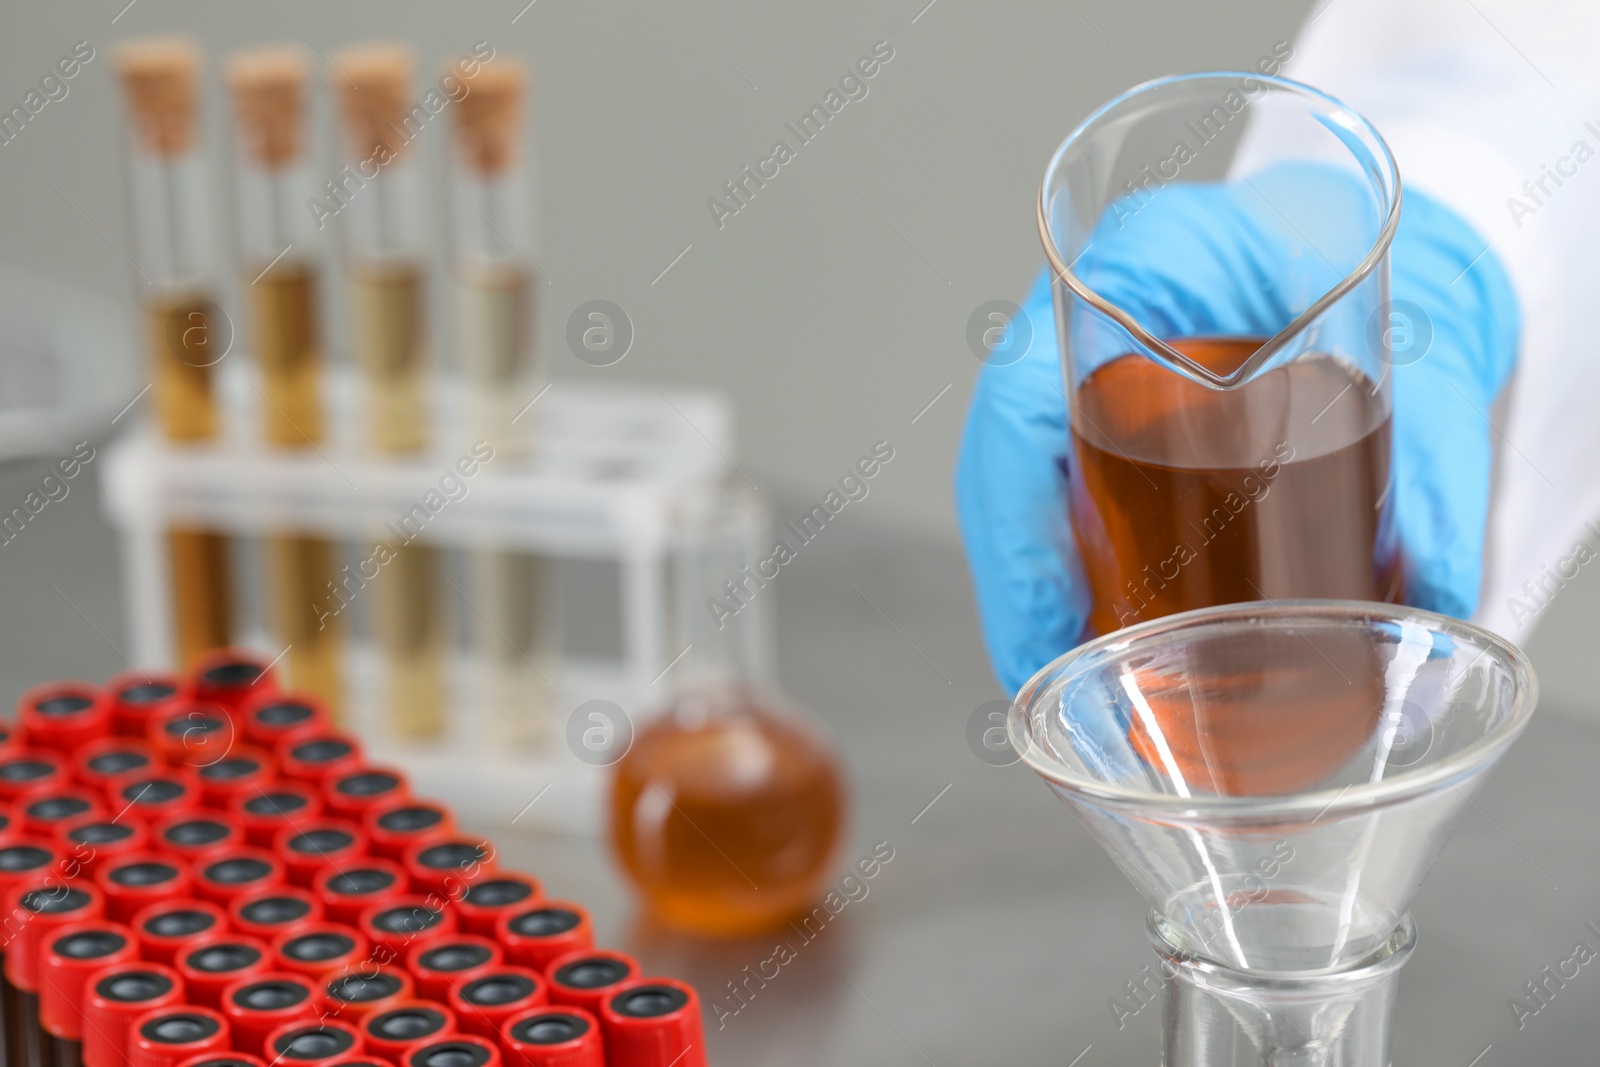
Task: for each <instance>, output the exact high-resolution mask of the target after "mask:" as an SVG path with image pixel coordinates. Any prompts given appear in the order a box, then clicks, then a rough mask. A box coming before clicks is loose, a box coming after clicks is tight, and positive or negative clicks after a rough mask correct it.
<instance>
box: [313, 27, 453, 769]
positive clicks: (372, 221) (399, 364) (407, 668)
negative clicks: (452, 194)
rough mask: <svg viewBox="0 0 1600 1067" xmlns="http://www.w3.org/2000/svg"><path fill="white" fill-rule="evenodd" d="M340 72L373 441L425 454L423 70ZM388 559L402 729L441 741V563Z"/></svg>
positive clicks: (360, 60) (376, 66)
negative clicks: (416, 87)
mask: <svg viewBox="0 0 1600 1067" xmlns="http://www.w3.org/2000/svg"><path fill="white" fill-rule="evenodd" d="M334 67H335V70H334V72H333V76H332V79H331V80H332V84H333V88H334V91H335V92H336V93H338V94H339V98H340V102H341V105H342V107H341V110H342V111H343V115H344V125H345V134H346V136H345V144H346V151H347V153H348V157H349V159H348V162H349V164H350V166H349V171H348V173H350V174H353V175H354V176H355V177H354V178H353V179H351V180H350V181H349V182H348V183H347V184H346V185H345V186H344V187H343V189H344V194H343V195H344V197H345V198H346V199H347V200H348V207H347V209H346V210H347V213H348V214H349V216H350V221H349V225H348V227H347V228H346V234H347V237H348V241H347V250H348V254H349V270H350V287H351V304H352V307H353V309H354V314H355V322H354V337H355V346H356V352H357V356H358V360H359V362H360V364H361V368H362V372H363V375H364V377H365V379H366V396H367V414H366V430H367V440H368V443H369V444H370V445H371V446H372V448H374V449H375V450H377V451H379V452H387V453H393V454H406V453H416V452H420V451H422V450H423V449H425V448H426V447H427V445H428V424H427V410H426V404H425V400H424V388H425V385H426V377H427V370H428V367H427V336H426V325H425V323H426V320H425V315H424V312H425V306H426V300H427V291H426V286H425V284H424V270H423V257H424V234H423V232H422V220H423V219H424V217H425V215H426V212H425V210H424V206H425V205H424V201H423V196H422V192H423V190H422V187H421V177H422V175H421V174H420V173H419V170H418V166H417V161H416V153H414V152H412V151H410V150H409V145H410V142H411V140H412V139H414V138H415V137H416V136H417V135H418V134H420V132H421V129H420V127H417V126H416V125H415V123H416V120H415V118H414V113H413V112H412V110H411V95H412V83H413V78H414V72H415V69H416V64H415V59H414V58H413V56H412V54H411V51H410V49H408V48H405V47H403V46H400V45H384V44H374V45H362V46H357V47H354V48H349V49H346V50H344V51H343V52H340V53H339V54H338V55H337V56H335V57H334ZM392 529H397V528H393V527H392ZM410 533H411V534H413V535H414V533H415V531H410ZM386 548H387V549H388V553H389V554H390V558H389V559H388V562H387V563H385V564H384V566H383V573H382V574H381V575H380V576H379V578H378V580H377V581H376V582H375V595H376V597H377V604H376V607H377V610H376V611H375V612H374V613H373V615H374V618H375V620H376V629H377V631H378V639H379V642H380V644H381V645H382V646H383V653H384V657H385V659H386V661H387V662H386V672H387V675H388V684H389V704H390V710H391V714H392V725H393V728H394V730H395V732H396V733H397V734H398V735H399V736H402V737H409V738H428V737H433V736H436V735H437V734H438V733H439V732H440V731H441V730H442V728H443V726H444V702H445V695H444V686H443V671H444V659H445V651H446V645H447V641H448V629H447V626H446V621H447V620H446V618H445V613H444V604H443V601H442V600H441V599H440V597H439V595H438V583H439V552H438V550H437V549H435V548H434V547H432V546H431V545H427V544H423V543H418V542H416V541H397V540H389V541H387V542H386Z"/></svg>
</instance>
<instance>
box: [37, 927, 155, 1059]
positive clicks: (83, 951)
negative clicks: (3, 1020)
mask: <svg viewBox="0 0 1600 1067" xmlns="http://www.w3.org/2000/svg"><path fill="white" fill-rule="evenodd" d="M138 958H139V939H138V938H137V937H135V936H134V933H133V931H132V930H130V929H128V928H127V927H126V926H122V925H121V924H119V923H111V922H106V921H104V920H102V919H91V920H90V921H88V922H82V923H71V924H70V925H67V926H63V927H60V928H59V929H57V930H56V931H55V933H53V934H52V935H51V936H50V937H48V938H47V939H45V943H44V957H43V959H42V961H41V963H42V971H41V973H42V977H43V980H42V981H41V982H40V983H39V1022H40V1025H42V1026H43V1027H44V1028H45V1029H46V1030H48V1031H49V1032H50V1033H52V1034H54V1035H55V1036H56V1037H59V1038H62V1039H64V1040H67V1041H79V1040H82V1038H83V992H84V990H83V984H84V983H85V982H86V981H88V980H89V976H90V975H91V974H93V973H95V972H96V971H99V970H104V969H105V968H107V967H111V966H114V965H115V964H119V963H131V962H134V961H136V960H137V959H138Z"/></svg>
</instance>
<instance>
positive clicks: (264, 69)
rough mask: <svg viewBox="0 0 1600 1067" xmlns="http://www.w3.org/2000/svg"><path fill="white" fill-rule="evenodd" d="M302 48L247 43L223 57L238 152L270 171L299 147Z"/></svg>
mask: <svg viewBox="0 0 1600 1067" xmlns="http://www.w3.org/2000/svg"><path fill="white" fill-rule="evenodd" d="M309 71H310V65H309V64H308V63H307V61H306V56H305V52H304V51H302V50H301V49H299V48H296V47H294V46H293V45H274V46H270V47H266V48H252V49H249V50H247V51H244V52H238V53H235V54H234V56H233V58H232V59H231V60H229V62H228V87H229V88H230V89H231V90H232V91H233V111H234V116H235V118H236V120H237V124H238V129H239V142H240V145H241V147H242V148H243V150H244V154H245V155H246V156H247V157H248V158H249V159H251V160H252V161H254V162H255V163H257V164H259V165H260V166H263V167H266V168H268V169H270V170H276V169H280V168H282V167H286V166H288V165H289V164H291V163H293V162H294V161H295V160H296V159H298V158H299V157H300V153H301V151H302V150H303V149H304V147H305V127H306V118H305V114H306V78H307V76H308V73H309Z"/></svg>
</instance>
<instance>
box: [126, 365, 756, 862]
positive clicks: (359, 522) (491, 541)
mask: <svg viewBox="0 0 1600 1067" xmlns="http://www.w3.org/2000/svg"><path fill="white" fill-rule="evenodd" d="M217 372H218V373H217V385H218V388H219V402H220V404H221V406H222V410H223V411H224V412H225V413H226V414H225V417H224V418H223V420H222V423H223V425H224V426H225V427H226V429H225V431H224V433H223V434H222V436H221V437H220V438H219V439H218V440H217V441H215V442H210V443H206V444H204V445H198V446H182V445H174V444H172V443H170V442H168V441H167V440H165V439H164V438H162V437H161V435H160V434H159V433H158V432H157V430H156V429H155V427H153V426H152V425H149V424H148V423H136V424H135V426H134V427H133V428H132V429H131V431H130V432H128V433H126V434H125V435H124V436H123V437H122V438H121V439H119V440H118V441H116V442H115V443H113V444H112V445H111V446H110V447H109V448H108V449H107V456H106V459H105V461H104V462H105V471H106V474H105V481H104V486H103V494H104V499H103V504H104V508H105V510H106V513H107V515H108V517H109V518H110V520H111V523H112V525H113V526H114V527H115V528H117V530H118V531H119V534H120V539H121V547H122V555H123V567H122V573H123V583H124V604H125V617H126V620H127V625H128V634H129V639H130V645H129V647H128V654H129V655H130V656H131V657H132V659H133V660H134V663H135V665H136V666H139V667H141V668H143V667H149V668H162V669H173V668H176V667H177V666H179V665H178V664H176V663H175V661H174V649H173V645H172V640H171V635H172V605H171V602H170V591H171V582H170V581H169V575H168V557H167V552H166V539H165V532H166V531H167V530H168V529H169V528H171V527H172V526H174V525H181V526H189V527H199V528H208V529H213V530H216V531H219V532H222V533H226V534H229V535H232V536H236V537H241V538H252V537H260V536H262V535H266V534H270V533H276V532H283V531H293V532H296V533H306V534H315V535H322V536H327V537H329V538H332V539H337V540H339V541H341V542H345V543H347V544H355V545H358V546H362V548H363V549H370V547H371V546H372V545H373V543H374V542H375V541H376V540H378V539H379V538H380V537H382V536H390V537H392V533H389V534H386V527H385V524H386V523H387V524H391V525H392V526H394V527H396V528H399V527H401V525H402V518H403V517H404V516H406V515H407V514H413V509H414V508H416V507H418V506H422V507H424V508H426V503H425V501H428V500H430V499H431V500H432V502H433V503H435V504H438V503H439V502H440V501H443V504H442V506H440V507H438V510H437V511H435V512H430V513H429V515H428V519H427V521H426V522H425V523H418V522H417V519H415V518H414V519H413V525H414V526H420V529H419V530H418V532H417V533H416V537H417V540H418V541H419V542H426V543H429V544H434V545H438V546H441V547H443V548H451V549H461V550H467V551H470V550H472V549H474V548H480V547H483V546H484V545H494V546H496V547H503V548H513V549H520V550H526V551H528V552H530V553H533V554H535V555H539V556H546V557H557V558H579V559H587V560H599V561H609V562H611V563H613V564H614V565H615V567H616V568H617V570H616V574H617V583H616V588H618V589H619V590H620V603H619V604H618V605H617V608H618V610H617V613H616V615H617V618H618V619H620V631H621V632H620V635H619V637H620V640H619V641H618V642H617V644H618V645H619V646H620V649H621V656H620V658H617V659H593V658H578V657H571V656H567V655H565V654H564V655H562V656H561V657H560V658H559V659H558V660H557V661H556V671H555V672H554V673H555V677H552V678H551V679H550V682H551V684H552V686H554V688H555V691H556V692H555V695H554V698H553V699H552V700H551V701H550V706H551V708H552V718H553V721H551V722H550V723H549V724H548V727H547V731H546V733H547V736H546V740H545V743H544V744H543V746H542V747H541V748H539V749H537V750H534V751H530V752H514V751H503V750H500V749H499V747H498V746H496V745H494V744H493V743H492V742H491V741H489V740H487V738H489V737H491V736H492V735H491V734H490V733H489V732H488V730H487V724H486V721H485V720H486V714H485V713H484V711H483V709H482V708H481V707H480V706H478V705H477V704H476V703H475V700H474V694H475V693H476V692H478V687H477V679H478V678H479V677H480V674H481V672H480V666H481V665H480V664H479V663H478V662H477V659H476V657H475V656H474V654H473V653H472V652H471V651H470V650H469V649H465V648H460V647H458V648H456V649H455V651H454V652H453V654H452V662H451V663H450V665H449V667H448V669H447V675H446V683H447V687H448V689H449V707H448V708H447V710H446V716H445V718H446V727H445V733H444V735H443V736H442V737H440V738H438V739H436V740H430V741H429V742H427V743H426V744H418V743H415V742H407V741H404V740H402V739H400V738H397V737H395V736H394V735H393V734H392V732H391V731H389V730H388V729H387V725H388V724H387V722H386V716H385V707H384V700H383V693H382V682H381V675H382V671H381V667H380V658H381V657H380V655H379V653H378V651H377V649H376V647H375V644H374V642H373V641H372V639H371V637H370V635H368V634H364V633H361V632H352V633H350V634H349V638H348V639H347V640H346V642H345V646H346V648H347V650H348V651H347V653H346V657H345V663H344V679H343V681H344V694H345V695H344V705H345V709H346V717H347V718H346V721H347V722H348V724H349V726H350V727H351V728H352V729H353V730H355V731H356V732H357V733H359V734H360V736H362V737H363V739H364V740H365V741H366V743H367V745H368V748H369V750H370V751H371V752H372V753H373V755H374V758H378V759H393V760H398V761H401V762H402V763H403V765H404V766H405V767H406V768H407V770H408V772H409V773H410V774H411V775H412V777H413V779H414V780H415V781H416V783H417V786H418V788H419V789H420V790H422V791H424V792H426V793H429V794H432V795H435V796H439V797H441V798H443V799H445V800H447V801H449V802H450V803H452V804H453V805H455V806H456V807H457V808H458V809H459V810H461V812H462V813H463V815H464V816H465V817H467V818H473V819H482V820H497V819H509V818H512V817H513V816H517V815H518V813H519V811H521V812H522V814H521V816H520V818H518V825H521V826H531V827H539V828H545V829H552V830H559V831H567V832H577V833H587V832H592V831H593V830H594V829H595V828H596V827H597V826H598V824H599V818H600V812H601V808H602V804H601V801H602V789H603V787H604V782H605V771H604V768H603V767H602V766H595V765H594V763H595V762H600V761H596V760H594V758H593V757H592V756H590V758H589V759H587V760H586V759H580V758H579V756H578V755H577V754H576V753H575V752H574V751H573V745H572V743H570V741H569V730H568V725H569V724H568V719H569V717H571V716H573V715H574V713H575V711H576V709H578V707H579V705H582V704H585V703H586V702H588V701H591V700H604V701H609V702H611V703H613V704H615V705H616V706H617V707H618V708H620V709H621V710H622V711H623V712H624V714H626V715H627V716H628V718H629V720H630V721H631V724H632V727H633V728H634V729H637V727H638V726H639V725H640V723H641V722H642V721H643V720H645V719H646V718H648V717H649V715H650V714H652V713H653V712H654V711H655V710H656V709H657V708H659V707H660V706H663V705H664V704H665V703H666V701H667V699H668V698H669V697H670V695H671V687H672V676H671V668H672V667H673V666H674V665H675V663H676V659H675V657H679V656H680V654H681V653H682V652H683V651H684V650H683V649H682V648H680V647H677V645H678V644H679V641H678V639H677V636H676V633H675V631H676V627H675V626H674V624H673V623H674V618H675V611H676V608H675V606H674V604H673V597H672V590H671V575H672V573H673V568H672V566H671V561H672V560H673V559H674V558H675V554H676V553H678V552H680V551H683V550H686V549H688V548H690V547H692V546H694V545H696V544H698V543H700V539H701V538H703V537H712V536H714V537H717V538H722V539H726V538H728V537H729V536H733V537H734V538H736V539H737V540H738V541H739V542H740V545H741V548H742V549H743V550H744V551H743V553H742V554H743V555H744V556H745V558H747V559H758V558H760V549H761V548H762V547H763V539H764V538H765V537H766V535H767V531H768V529H769V522H768V518H767V514H766V511H765V507H764V505H763V504H762V502H761V501H759V500H758V499H755V498H753V497H752V496H749V495H741V494H735V493H730V491H729V489H728V482H729V474H730V461H729V460H728V458H727V457H728V456H731V455H732V454H733V452H734V447H733V426H732V417H731V412H730V410H729V405H728V403H727V402H726V400H725V399H724V398H723V397H721V396H720V395H718V394H716V393H713V392H709V391H698V390H679V389H657V388H654V387H648V386H646V387H597V386H592V385H583V384H575V383H574V384H569V383H566V382H559V383H552V384H550V385H548V386H547V387H546V389H545V390H544V391H543V392H541V393H539V394H538V396H537V398H536V399H535V398H530V407H528V408H527V409H526V410H525V411H524V413H523V415H522V416H521V417H524V418H529V419H531V420H533V422H534V426H533V437H534V439H535V442H536V443H535V447H534V450H533V453H532V456H531V458H528V459H524V460H517V459H512V458H507V457H502V456H499V455H497V456H496V457H495V458H494V459H492V460H490V461H489V462H487V463H480V464H479V465H478V469H477V470H476V471H475V472H474V473H473V474H472V475H471V476H467V475H464V474H462V473H461V469H460V468H458V467H457V463H458V461H459V460H460V459H461V458H462V457H471V455H472V446H473V442H472V441H471V440H469V439H467V438H466V437H465V431H460V432H456V429H455V428H458V427H462V426H464V425H465V421H464V419H463V417H462V416H463V410H462V406H463V403H464V390H463V389H462V388H461V387H460V384H459V383H458V382H456V381H455V380H453V379H452V378H451V377H450V376H449V375H440V376H438V377H437V378H436V379H435V381H436V386H435V388H434V390H433V395H432V397H431V402H432V403H433V404H434V406H435V410H434V411H432V412H430V417H431V419H432V425H434V426H436V427H438V428H439V429H440V430H441V432H440V433H439V434H438V441H439V443H438V444H437V445H436V447H434V448H432V449H430V450H429V451H428V452H427V453H426V454H425V455H418V456H415V457H407V458H404V459H397V458H395V457H392V456H384V455H377V454H375V453H373V452H371V451H369V450H367V449H365V448H364V447H363V445H362V443H361V441H360V440H359V428H360V426H361V417H360V416H361V412H360V410H359V405H360V403H361V399H360V398H361V388H360V382H359V380H358V378H357V376H356V375H355V374H354V373H352V372H350V371H348V370H347V369H346V368H343V367H338V366H335V367H330V368H329V369H328V373H327V376H326V377H327V381H326V382H325V385H324V403H325V405H326V410H327V411H328V413H329V416H330V417H329V419H328V424H329V426H330V427H331V428H332V431H333V432H332V433H331V434H330V435H329V439H328V440H327V441H326V442H324V443H323V444H322V445H320V446H319V447H318V448H316V449H305V450H303V451H298V452H284V451H270V450H267V449H265V448H263V447H261V446H260V445H259V444H258V443H257V442H259V441H260V440H261V437H260V434H259V432H258V429H257V419H258V417H259V407H260V404H261V401H260V396H261V393H260V392H259V391H258V389H257V388H256V384H257V383H256V381H255V373H254V367H253V364H252V363H251V362H250V361H249V360H247V359H243V358H239V357H238V356H234V357H231V358H226V359H224V360H223V362H222V363H221V364H220V365H219V366H218V368H217ZM467 466H468V467H470V466H471V464H470V463H469V464H468V465H467ZM451 471H455V472H456V474H457V476H458V477H457V479H456V481H459V482H460V483H461V484H462V485H464V486H465V487H466V488H465V491H464V492H461V491H459V490H456V489H455V488H454V484H455V483H454V482H452V483H450V487H451V493H450V494H447V493H446V491H445V489H444V488H442V487H441V479H442V478H444V476H445V475H446V474H447V473H449V472H451ZM430 492H431V493H433V494H435V495H434V496H433V497H432V498H430V497H429V494H430ZM730 501H734V502H735V503H734V504H733V505H732V511H733V513H734V515H735V519H734V521H733V522H732V524H731V527H730V523H729V520H728V515H729V510H730V507H729V502H730ZM713 519H714V527H713ZM411 528H412V527H410V526H408V527H405V529H406V530H407V532H409V531H410V530H411ZM730 528H731V530H732V531H733V532H732V533H731V535H730V532H729V531H730ZM366 555H367V553H366V552H365V551H361V552H359V553H358V554H357V556H353V557H352V558H357V557H359V556H366ZM379 571H380V573H379V577H378V578H377V579H375V580H382V576H381V568H379ZM342 573H343V572H342ZM368 573H370V569H369V571H368ZM730 577H733V576H730ZM238 581H239V577H238V576H235V582H236V583H237V582H238ZM608 588H609V586H608ZM563 593H564V595H565V596H566V597H568V598H571V597H575V596H581V595H584V592H583V590H581V589H573V588H567V589H565V590H563ZM355 595H356V596H360V595H361V593H360V591H359V590H358V591H357V593H356V594H355ZM463 595H464V594H463ZM338 603H339V602H338V601H336V600H333V599H332V598H331V597H330V599H329V601H328V605H329V606H330V607H335V606H338ZM766 609H767V605H766V603H765V602H763V601H761V600H760V599H759V598H758V599H757V600H755V601H752V602H751V604H750V606H749V615H750V616H751V617H750V618H748V619H744V618H742V619H741V625H744V624H746V623H748V625H749V626H750V627H751V628H752V629H753V630H754V631H755V633H756V634H757V635H758V637H757V640H756V641H755V642H754V644H755V648H756V649H757V651H756V658H757V663H756V665H755V666H756V669H757V670H762V669H764V667H765V665H766V664H765V663H764V662H763V661H765V660H770V653H769V652H768V651H767V650H768V649H769V648H770V637H769V634H770V631H769V629H768V627H767V625H766V619H765V613H766ZM744 614H745V613H744V612H741V615H742V616H743V615H744ZM241 633H242V638H243V640H242V642H241V643H244V644H249V645H252V646H253V647H257V648H261V649H266V650H269V654H271V653H273V652H276V651H278V650H279V649H278V646H277V645H275V644H274V642H273V639H272V638H271V637H270V635H269V633H268V632H267V631H266V629H265V628H264V627H263V626H261V624H259V623H257V624H255V625H254V626H250V625H247V626H246V627H244V628H243V629H242V631H241ZM588 725H589V722H588V721H587V720H585V721H584V722H583V726H584V727H587V726H588ZM615 725H617V726H618V727H619V728H621V724H620V723H618V724H615ZM574 733H575V734H576V733H581V731H574ZM586 755H588V754H587V753H586ZM617 755H620V753H618V754H617ZM536 796H538V797H539V800H538V802H537V803H533V804H532V805H531V806H527V805H529V802H530V801H532V800H533V799H534V798H535V797H536ZM525 806H527V807H526V810H525V811H523V809H524V808H525Z"/></svg>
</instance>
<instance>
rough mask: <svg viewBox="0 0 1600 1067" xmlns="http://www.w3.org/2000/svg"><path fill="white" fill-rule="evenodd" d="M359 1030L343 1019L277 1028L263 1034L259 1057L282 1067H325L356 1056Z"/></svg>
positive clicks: (359, 1041) (358, 1046)
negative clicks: (264, 1036) (264, 1057)
mask: <svg viewBox="0 0 1600 1067" xmlns="http://www.w3.org/2000/svg"><path fill="white" fill-rule="evenodd" d="M361 1051H362V1049H361V1031H360V1030H357V1029H356V1028H355V1026H353V1025H352V1024H350V1023H348V1022H346V1021H345V1020H343V1019H326V1018H325V1019H321V1020H316V1021H312V1022H306V1023H290V1024H289V1025H287V1026H280V1027H278V1028H277V1029H276V1030H274V1031H272V1033H270V1034H268V1035H267V1039H266V1041H265V1042H264V1043H263V1049H262V1052H261V1054H262V1055H263V1056H267V1057H270V1058H271V1060H272V1062H273V1063H276V1064H281V1065H283V1067H328V1065H330V1064H332V1063H335V1062H337V1061H339V1060H342V1059H348V1058H349V1057H350V1055H351V1054H352V1053H354V1054H357V1055H359V1054H360V1052H361Z"/></svg>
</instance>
